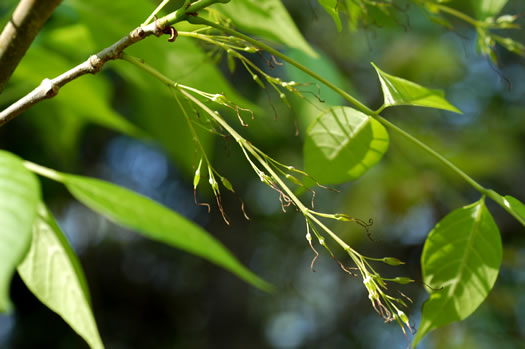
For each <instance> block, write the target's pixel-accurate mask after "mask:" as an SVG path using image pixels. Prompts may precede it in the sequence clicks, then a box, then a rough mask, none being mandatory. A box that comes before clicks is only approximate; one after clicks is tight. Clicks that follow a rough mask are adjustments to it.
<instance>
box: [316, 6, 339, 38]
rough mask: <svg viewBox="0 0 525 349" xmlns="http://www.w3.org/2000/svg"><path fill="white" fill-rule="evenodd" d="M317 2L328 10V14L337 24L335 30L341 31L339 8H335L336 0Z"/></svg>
mask: <svg viewBox="0 0 525 349" xmlns="http://www.w3.org/2000/svg"><path fill="white" fill-rule="evenodd" d="M318 1H319V4H321V6H323V8H324V9H325V10H326V12H328V14H329V15H330V16H332V19H333V20H334V22H335V25H336V26H337V30H338V31H341V30H343V26H342V24H341V18H340V17H339V9H338V8H337V2H338V1H337V0H318Z"/></svg>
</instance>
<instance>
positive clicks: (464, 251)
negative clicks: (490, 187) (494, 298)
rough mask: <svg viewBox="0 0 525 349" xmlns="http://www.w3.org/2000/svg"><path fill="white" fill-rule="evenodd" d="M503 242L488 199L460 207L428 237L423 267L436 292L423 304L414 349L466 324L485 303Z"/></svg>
mask: <svg viewBox="0 0 525 349" xmlns="http://www.w3.org/2000/svg"><path fill="white" fill-rule="evenodd" d="M501 258H502V247H501V237H500V233H499V230H498V227H497V226H496V223H495V222H494V219H493V218H492V216H491V215H490V212H489V211H488V210H487V207H486V206H485V201H484V199H481V200H480V201H478V202H475V203H473V204H471V205H468V206H465V207H462V208H459V209H457V210H455V211H453V212H452V213H450V214H448V215H447V216H446V217H445V218H443V219H442V220H441V221H440V222H439V223H438V224H437V225H436V226H435V227H434V229H433V230H432V231H431V232H430V234H429V236H428V238H427V240H426V242H425V246H424V247H423V254H422V256H421V265H422V269H423V282H424V283H425V284H426V285H428V286H430V287H431V288H432V289H433V291H432V293H431V294H430V298H429V299H428V300H427V301H426V302H425V304H424V305H423V315H422V318H421V323H420V325H419V330H418V332H417V334H416V336H415V338H414V346H415V345H417V343H418V342H419V341H420V340H421V339H422V338H423V336H425V335H426V334H427V333H428V332H430V331H432V330H434V329H436V328H438V327H441V326H444V325H446V324H449V323H451V322H454V321H459V320H463V319H465V318H466V317H467V316H469V315H470V314H472V312H473V311H474V310H476V309H477V307H478V306H479V305H480V304H481V303H482V302H483V301H484V300H485V298H486V297H487V295H488V293H489V291H490V290H491V289H492V286H493V285H494V282H495V281H496V278H497V276H498V271H499V267H500V264H501Z"/></svg>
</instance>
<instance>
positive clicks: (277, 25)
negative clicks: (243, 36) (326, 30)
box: [215, 0, 317, 57]
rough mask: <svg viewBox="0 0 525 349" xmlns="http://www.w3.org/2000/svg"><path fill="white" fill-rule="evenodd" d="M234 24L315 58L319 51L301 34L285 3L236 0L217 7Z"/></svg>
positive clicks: (267, 0) (270, 0)
mask: <svg viewBox="0 0 525 349" xmlns="http://www.w3.org/2000/svg"><path fill="white" fill-rule="evenodd" d="M215 7H216V8H218V9H219V10H220V11H221V12H222V13H224V14H225V15H227V16H228V17H229V18H231V20H232V22H233V24H235V26H237V27H239V28H240V29H242V30H245V31H247V32H249V33H251V34H255V35H260V36H261V37H263V38H266V39H269V40H275V41H277V42H280V43H282V44H285V45H287V46H289V47H293V48H297V49H300V50H302V51H304V52H305V53H307V54H309V55H310V56H312V57H317V54H316V53H315V51H314V50H313V49H312V48H311V47H310V45H309V44H308V42H306V40H305V39H304V37H303V36H302V35H301V33H300V32H299V30H298V29H297V27H296V26H295V23H294V22H293V20H292V18H291V17H290V15H289V14H288V11H286V8H285V7H284V6H283V4H282V2H281V0H265V1H260V0H235V1H231V2H229V3H228V4H224V5H222V4H217V5H215Z"/></svg>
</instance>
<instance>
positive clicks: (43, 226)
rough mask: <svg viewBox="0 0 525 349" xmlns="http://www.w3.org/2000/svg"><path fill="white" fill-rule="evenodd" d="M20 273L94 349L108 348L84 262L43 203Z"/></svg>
mask: <svg viewBox="0 0 525 349" xmlns="http://www.w3.org/2000/svg"><path fill="white" fill-rule="evenodd" d="M18 273H19V274H20V277H21V278H22V280H23V281H24V283H25V284H26V286H27V288H28V289H29V290H30V291H31V292H32V293H33V294H34V295H35V296H36V297H37V298H38V299H39V300H40V301H41V302H42V303H44V304H45V305H46V306H47V307H48V308H49V309H51V310H53V311H54V312H56V313H57V314H58V315H60V316H61V317H62V318H63V319H64V321H65V322H67V323H68V324H69V326H71V328H72V329H73V330H74V331H75V332H77V333H78V334H79V335H80V336H81V337H82V338H84V340H85V341H86V342H87V343H88V344H89V346H90V347H91V348H92V349H99V348H104V345H103V344H102V341H101V339H100V335H99V333H98V329H97V325H96V323H95V318H94V317H93V314H92V312H91V304H90V300H89V292H88V288H87V283H86V279H85V277H84V273H83V271H82V268H81V266H80V263H79V261H78V259H77V257H76V255H75V253H74V252H73V250H72V249H71V247H70V246H69V244H68V242H67V240H66V237H65V236H64V234H63V233H62V231H61V230H60V228H59V227H58V225H57V224H56V222H55V220H54V218H53V216H52V215H51V213H50V212H49V211H48V210H47V209H46V207H45V206H44V205H43V204H41V205H40V207H39V210H38V217H37V219H36V220H35V222H34V224H33V241H32V243H31V248H30V250H29V252H28V253H27V256H26V258H25V259H24V261H23V262H22V264H20V266H19V267H18Z"/></svg>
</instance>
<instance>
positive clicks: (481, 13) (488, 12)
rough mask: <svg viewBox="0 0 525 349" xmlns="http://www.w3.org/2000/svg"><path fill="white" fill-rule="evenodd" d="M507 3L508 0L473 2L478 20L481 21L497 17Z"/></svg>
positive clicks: (478, 0)
mask: <svg viewBox="0 0 525 349" xmlns="http://www.w3.org/2000/svg"><path fill="white" fill-rule="evenodd" d="M507 2H508V0H471V3H472V6H473V7H474V11H475V13H476V18H478V19H480V20H484V19H486V18H487V17H493V16H496V15H497V14H498V13H500V11H501V10H502V9H503V7H504V6H505V5H506V4H507Z"/></svg>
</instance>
